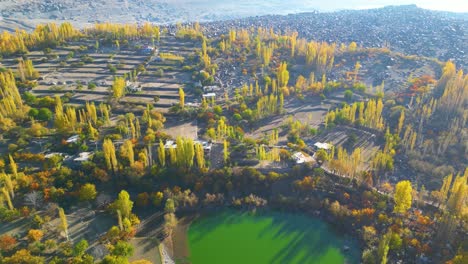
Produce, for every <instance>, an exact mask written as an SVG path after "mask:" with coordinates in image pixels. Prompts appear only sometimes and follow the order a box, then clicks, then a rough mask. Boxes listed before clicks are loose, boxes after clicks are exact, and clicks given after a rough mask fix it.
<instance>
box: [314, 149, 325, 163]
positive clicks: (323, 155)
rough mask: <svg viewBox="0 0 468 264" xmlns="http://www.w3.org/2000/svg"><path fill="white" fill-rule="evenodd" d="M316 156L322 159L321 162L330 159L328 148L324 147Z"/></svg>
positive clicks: (319, 159)
mask: <svg viewBox="0 0 468 264" xmlns="http://www.w3.org/2000/svg"><path fill="white" fill-rule="evenodd" d="M315 158H316V159H317V160H318V161H320V162H324V161H327V160H328V153H327V151H326V150H324V149H319V150H318V151H317V152H316V153H315Z"/></svg>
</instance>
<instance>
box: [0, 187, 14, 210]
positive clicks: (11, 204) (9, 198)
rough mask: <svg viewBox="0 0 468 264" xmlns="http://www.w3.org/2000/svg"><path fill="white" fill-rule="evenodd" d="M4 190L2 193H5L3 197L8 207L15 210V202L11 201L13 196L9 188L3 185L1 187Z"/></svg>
mask: <svg viewBox="0 0 468 264" xmlns="http://www.w3.org/2000/svg"><path fill="white" fill-rule="evenodd" d="M1 191H2V194H3V197H4V199H5V201H6V203H7V205H8V209H10V210H13V209H15V207H14V206H13V203H12V202H11V197H10V194H9V193H8V191H7V189H6V188H5V187H3V188H2V189H1Z"/></svg>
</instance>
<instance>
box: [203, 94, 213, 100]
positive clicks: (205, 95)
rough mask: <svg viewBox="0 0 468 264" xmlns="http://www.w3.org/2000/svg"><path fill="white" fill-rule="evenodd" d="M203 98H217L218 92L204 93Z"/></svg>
mask: <svg viewBox="0 0 468 264" xmlns="http://www.w3.org/2000/svg"><path fill="white" fill-rule="evenodd" d="M203 99H209V100H213V99H216V94H215V93H206V94H203Z"/></svg>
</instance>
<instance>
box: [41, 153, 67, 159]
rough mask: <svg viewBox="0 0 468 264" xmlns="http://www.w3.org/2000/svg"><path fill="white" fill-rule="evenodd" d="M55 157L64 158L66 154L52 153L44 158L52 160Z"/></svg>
mask: <svg viewBox="0 0 468 264" xmlns="http://www.w3.org/2000/svg"><path fill="white" fill-rule="evenodd" d="M54 156H60V157H64V156H65V154H63V153H60V152H52V153H49V154H46V155H44V158H45V159H50V158H52V157H54Z"/></svg>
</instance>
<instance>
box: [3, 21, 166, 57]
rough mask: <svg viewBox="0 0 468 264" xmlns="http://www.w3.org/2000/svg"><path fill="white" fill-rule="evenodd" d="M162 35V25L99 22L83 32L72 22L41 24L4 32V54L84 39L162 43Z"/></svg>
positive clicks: (18, 52) (19, 52) (21, 52)
mask: <svg viewBox="0 0 468 264" xmlns="http://www.w3.org/2000/svg"><path fill="white" fill-rule="evenodd" d="M160 36H161V31H160V28H159V26H155V25H152V24H151V23H144V24H142V25H140V26H139V25H137V24H114V23H97V24H95V25H93V26H91V27H89V28H86V29H84V30H83V31H80V30H78V29H76V28H74V27H73V26H72V24H71V23H69V22H65V23H62V24H60V25H57V24H55V23H49V24H45V25H38V26H37V27H36V28H35V29H34V31H33V32H31V33H28V32H26V31H24V30H16V31H15V32H14V33H10V32H8V31H4V32H3V33H2V34H1V35H0V55H12V54H24V53H27V52H28V51H29V50H30V49H45V48H52V47H55V46H58V45H60V44H63V43H64V42H66V41H69V40H72V39H79V38H84V37H91V38H94V39H98V40H100V39H105V40H113V41H119V40H124V39H125V40H128V39H136V38H141V37H146V38H154V39H155V40H158V41H159V38H160ZM116 45H118V42H116Z"/></svg>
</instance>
